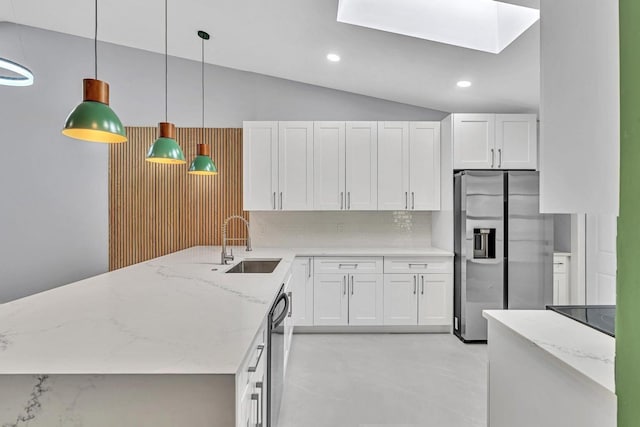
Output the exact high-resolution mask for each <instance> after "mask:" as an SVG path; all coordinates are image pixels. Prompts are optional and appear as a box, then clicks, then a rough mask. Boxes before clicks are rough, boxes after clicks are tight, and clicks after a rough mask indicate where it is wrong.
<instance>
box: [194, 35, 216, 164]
mask: <svg viewBox="0 0 640 427" xmlns="http://www.w3.org/2000/svg"><path fill="white" fill-rule="evenodd" d="M198 37H200V38H201V39H202V138H201V141H200V144H198V155H197V156H196V158H195V159H193V161H192V162H191V165H190V166H189V170H188V171H187V173H189V174H191V175H209V176H211V175H217V174H218V168H217V167H216V164H215V163H214V162H213V160H211V157H210V153H211V151H210V148H209V145H208V144H206V143H205V140H204V41H205V40H209V34H208V33H206V32H205V31H198Z"/></svg>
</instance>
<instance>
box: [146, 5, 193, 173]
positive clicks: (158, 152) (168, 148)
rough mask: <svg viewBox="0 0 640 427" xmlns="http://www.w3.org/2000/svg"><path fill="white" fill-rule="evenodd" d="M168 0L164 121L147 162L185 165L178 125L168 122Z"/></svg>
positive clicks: (148, 154)
mask: <svg viewBox="0 0 640 427" xmlns="http://www.w3.org/2000/svg"><path fill="white" fill-rule="evenodd" d="M167 21H168V13H167V0H164V122H160V123H158V139H156V141H155V142H154V143H153V145H151V147H149V151H148V152H147V158H146V159H145V160H146V161H147V162H151V163H163V164H172V165H183V164H185V163H187V161H186V160H185V158H184V153H183V152H182V148H180V145H178V141H176V126H175V125H174V124H173V123H169V122H168V120H167V119H168V105H169V102H168V99H167V98H168V93H169V55H168V51H167V33H168V31H167Z"/></svg>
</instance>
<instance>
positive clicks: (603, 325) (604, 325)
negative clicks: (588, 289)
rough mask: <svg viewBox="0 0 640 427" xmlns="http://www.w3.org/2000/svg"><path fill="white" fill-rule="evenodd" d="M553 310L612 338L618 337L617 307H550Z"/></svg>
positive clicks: (548, 307) (548, 308)
mask: <svg viewBox="0 0 640 427" xmlns="http://www.w3.org/2000/svg"><path fill="white" fill-rule="evenodd" d="M547 310H553V311H555V312H556V313H560V314H562V315H563V316H567V317H569V318H571V319H573V320H575V321H577V322H580V323H582V324H584V325H587V326H590V327H592V328H593V329H596V330H598V331H600V332H603V333H605V334H607V335H610V336H612V337H615V336H616V333H615V326H616V306H615V305H549V306H547Z"/></svg>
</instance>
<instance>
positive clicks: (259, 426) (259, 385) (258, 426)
mask: <svg viewBox="0 0 640 427" xmlns="http://www.w3.org/2000/svg"><path fill="white" fill-rule="evenodd" d="M256 388H259V389H260V405H258V406H259V407H260V409H258V414H257V415H258V416H259V417H257V418H256V427H262V426H263V419H262V418H263V415H262V414H264V411H263V408H262V405H263V404H264V387H263V384H262V381H258V382H257V383H256Z"/></svg>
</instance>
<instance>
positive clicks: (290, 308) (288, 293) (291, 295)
mask: <svg viewBox="0 0 640 427" xmlns="http://www.w3.org/2000/svg"><path fill="white" fill-rule="evenodd" d="M423 280H424V279H423ZM287 295H289V314H287V317H291V316H292V315H293V293H292V292H287Z"/></svg>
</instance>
